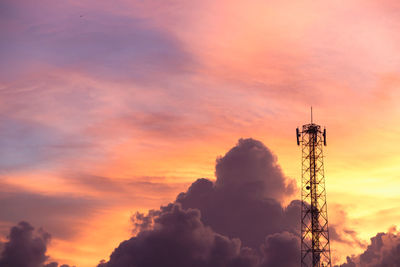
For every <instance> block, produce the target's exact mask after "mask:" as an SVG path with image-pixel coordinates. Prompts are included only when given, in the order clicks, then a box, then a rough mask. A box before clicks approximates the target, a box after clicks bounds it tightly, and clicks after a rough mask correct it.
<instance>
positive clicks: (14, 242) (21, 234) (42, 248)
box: [0, 222, 50, 267]
mask: <svg viewBox="0 0 400 267" xmlns="http://www.w3.org/2000/svg"><path fill="white" fill-rule="evenodd" d="M8 238H9V241H8V242H7V243H5V244H4V248H3V251H2V253H1V256H0V266H2V267H16V266H18V267H41V266H42V265H43V263H44V262H45V261H46V260H47V258H48V257H47V256H46V249H47V244H48V242H49V240H50V234H48V233H46V232H44V231H43V230H38V231H37V232H34V228H33V227H32V226H31V225H30V224H29V223H27V222H20V223H19V224H18V225H17V226H14V227H12V228H11V231H10V235H9V237H8Z"/></svg>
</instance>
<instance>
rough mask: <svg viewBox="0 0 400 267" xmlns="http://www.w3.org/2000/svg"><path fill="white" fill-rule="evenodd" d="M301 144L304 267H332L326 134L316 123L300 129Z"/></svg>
mask: <svg viewBox="0 0 400 267" xmlns="http://www.w3.org/2000/svg"><path fill="white" fill-rule="evenodd" d="M296 132H297V144H298V145H300V143H301V151H302V180H301V200H302V207H301V267H331V252H330V244H329V231H328V211H327V205H326V191H325V175H324V157H323V153H322V147H323V145H326V130H325V129H324V130H323V131H322V130H321V126H319V125H316V124H314V123H312V122H311V123H310V124H306V125H303V128H302V131H299V129H298V128H297V129H296Z"/></svg>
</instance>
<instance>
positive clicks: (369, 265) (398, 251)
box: [336, 229, 400, 267]
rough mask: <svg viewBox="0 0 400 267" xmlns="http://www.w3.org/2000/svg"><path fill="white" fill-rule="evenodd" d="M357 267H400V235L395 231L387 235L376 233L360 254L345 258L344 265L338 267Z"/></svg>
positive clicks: (390, 231)
mask: <svg viewBox="0 0 400 267" xmlns="http://www.w3.org/2000/svg"><path fill="white" fill-rule="evenodd" d="M358 266H360V267H391V266H393V267H395V266H400V235H399V233H398V232H397V231H396V229H390V230H389V232H387V233H378V234H377V235H376V236H374V237H372V238H371V243H370V244H369V245H368V247H367V249H366V250H365V251H364V252H363V253H362V254H360V255H358V256H352V257H347V259H346V263H344V264H342V265H340V266H339V267H358ZM336 267H338V266H336Z"/></svg>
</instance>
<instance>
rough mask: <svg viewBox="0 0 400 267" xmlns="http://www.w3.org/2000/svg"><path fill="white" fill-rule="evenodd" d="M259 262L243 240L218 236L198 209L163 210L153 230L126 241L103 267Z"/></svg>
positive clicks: (176, 206)
mask: <svg viewBox="0 0 400 267" xmlns="http://www.w3.org/2000/svg"><path fill="white" fill-rule="evenodd" d="M256 263H257V258H256V257H255V255H253V253H252V252H251V250H249V249H246V248H243V247H241V242H240V240H239V239H230V238H227V237H226V236H223V235H220V234H217V233H215V232H214V231H213V230H212V229H211V228H210V227H207V226H205V225H204V224H203V223H202V222H201V220H200V212H199V211H198V210H195V209H187V210H183V209H182V207H181V205H180V204H170V205H168V206H166V207H162V208H161V210H160V212H159V215H158V216H156V217H155V218H154V228H153V229H152V230H145V231H141V232H140V233H139V234H138V235H137V236H136V237H133V238H132V239H130V240H128V241H124V242H122V243H121V244H120V246H119V247H118V248H117V249H116V250H115V251H114V252H113V253H112V254H111V257H110V261H109V262H108V263H102V264H100V265H99V266H107V267H122V266H171V267H172V266H194V267H196V266H198V267H206V266H232V267H233V266H249V267H250V266H255V264H256Z"/></svg>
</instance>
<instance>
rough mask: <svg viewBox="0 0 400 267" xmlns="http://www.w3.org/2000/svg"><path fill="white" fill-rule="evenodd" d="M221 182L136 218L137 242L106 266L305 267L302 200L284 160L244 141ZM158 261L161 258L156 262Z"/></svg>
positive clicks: (219, 170) (220, 165)
mask: <svg viewBox="0 0 400 267" xmlns="http://www.w3.org/2000/svg"><path fill="white" fill-rule="evenodd" d="M216 178H217V179H216V181H215V182H213V181H210V180H208V179H204V178H203V179H198V180H197V181H195V182H194V183H193V184H192V185H191V186H190V187H189V189H188V190H187V192H184V193H181V194H179V195H178V197H177V199H176V201H175V202H174V203H171V204H169V205H167V206H165V207H161V208H160V209H159V210H151V211H149V213H148V214H147V215H144V214H141V213H136V214H135V215H134V216H133V218H132V219H133V223H134V228H135V229H134V232H135V233H138V234H137V236H136V237H133V238H131V239H130V240H127V241H124V242H122V243H121V244H120V245H119V247H118V248H117V249H116V250H115V251H114V252H113V253H112V254H111V256H110V260H109V262H102V263H100V264H99V267H100V266H107V267H119V266H129V264H131V265H133V266H159V265H163V266H237V267H239V266H240V267H241V266H262V267H269V266H276V262H278V261H279V262H282V264H284V265H280V266H285V267H291V266H293V267H294V266H297V265H298V262H299V219H298V218H299V217H300V201H298V200H294V201H292V202H291V203H290V204H289V205H288V206H287V207H286V208H285V207H283V206H282V204H281V201H282V200H283V199H285V198H286V197H287V196H290V195H291V194H293V193H294V192H295V191H296V186H295V182H294V181H293V180H292V179H288V178H287V177H285V176H284V174H283V173H282V171H281V169H280V167H279V165H278V164H277V160H276V157H275V156H274V155H273V154H272V153H271V151H270V150H269V149H268V148H267V147H265V146H264V145H263V144H262V143H261V142H259V141H257V140H254V139H240V140H239V142H238V144H237V145H236V146H235V147H234V148H232V149H231V150H230V151H229V152H228V153H226V155H224V156H223V157H220V158H218V159H217V164H216ZM155 255H156V256H155Z"/></svg>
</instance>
